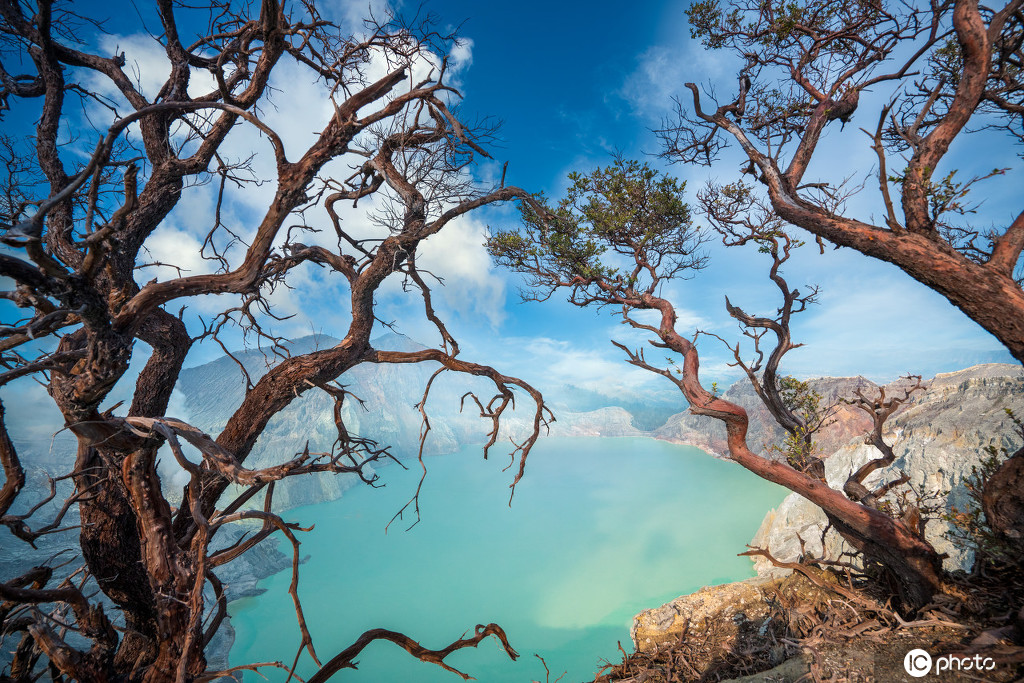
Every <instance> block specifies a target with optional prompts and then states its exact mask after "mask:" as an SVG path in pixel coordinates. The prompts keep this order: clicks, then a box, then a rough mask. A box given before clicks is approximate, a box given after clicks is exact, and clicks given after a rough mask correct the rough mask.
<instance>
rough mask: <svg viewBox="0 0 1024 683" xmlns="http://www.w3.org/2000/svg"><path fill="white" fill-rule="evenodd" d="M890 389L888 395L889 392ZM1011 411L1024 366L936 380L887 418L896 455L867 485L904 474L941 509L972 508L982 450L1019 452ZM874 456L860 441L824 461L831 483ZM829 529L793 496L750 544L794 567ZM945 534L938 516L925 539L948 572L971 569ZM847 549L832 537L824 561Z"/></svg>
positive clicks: (1023, 397) (1022, 394)
mask: <svg viewBox="0 0 1024 683" xmlns="http://www.w3.org/2000/svg"><path fill="white" fill-rule="evenodd" d="M889 389H890V392H888V393H889V394H890V395H891V393H892V392H891V389H892V387H889ZM1007 408H1009V409H1011V410H1013V411H1014V412H1015V413H1016V414H1018V415H1020V414H1024V369H1022V368H1021V367H1020V366H1014V365H998V364H989V365H979V366H976V367H973V368H968V369H967V370H961V371H959V372H952V373H947V374H941V375H938V376H936V377H935V378H934V379H933V380H931V381H930V382H928V383H927V390H926V391H924V392H918V393H916V394H915V395H914V396H913V398H912V399H911V400H910V401H909V402H908V404H907V405H906V407H904V408H902V409H901V410H900V411H899V412H898V413H897V414H896V415H895V416H894V417H893V418H890V420H889V422H888V423H887V425H886V427H887V430H886V434H885V438H886V441H887V442H888V443H889V444H891V445H892V446H893V449H894V451H895V452H896V455H897V459H896V462H895V463H894V464H893V466H892V467H890V468H887V469H884V470H879V471H878V472H875V473H874V474H873V475H872V476H870V477H869V478H868V479H867V481H866V482H865V484H866V485H867V486H868V488H874V487H877V486H879V485H880V484H881V483H884V482H887V481H891V480H893V479H895V478H897V477H898V476H899V473H900V472H901V471H903V472H906V473H907V474H908V475H910V485H911V486H913V488H914V489H915V490H916V491H918V492H919V493H920V494H921V495H923V496H924V497H925V499H926V500H927V499H929V498H931V499H932V501H933V502H935V503H938V504H939V507H940V509H941V510H943V511H944V510H948V509H949V508H950V507H951V506H956V507H959V508H961V509H963V508H964V507H966V505H967V504H968V502H969V499H968V497H967V493H966V489H965V488H964V480H965V479H966V478H967V477H969V476H970V475H971V467H972V466H976V465H977V464H978V463H979V462H980V460H981V459H982V458H983V457H984V456H985V451H984V449H985V447H986V446H994V447H996V448H998V449H1001V448H1006V449H1008V450H1009V451H1010V452H1012V451H1014V450H1016V448H1017V447H1019V446H1020V438H1019V435H1017V434H1015V433H1014V431H1013V429H1012V428H1011V427H1012V425H1011V424H1010V420H1009V419H1008V417H1007V415H1006V412H1005V411H1006V409H1007ZM877 457H878V452H877V451H876V450H875V449H874V448H873V447H871V446H868V445H865V444H864V443H863V441H862V440H860V439H856V438H855V439H853V440H850V441H848V442H847V443H846V444H845V445H843V446H842V447H841V448H839V449H838V450H836V451H835V452H834V453H833V454H832V455H831V456H829V457H828V458H827V459H826V460H825V473H826V478H827V479H828V482H829V484H830V485H831V486H832V487H833V488H836V489H840V490H841V489H842V485H843V483H844V482H845V481H846V478H847V477H848V476H849V475H850V473H851V472H853V471H855V470H856V469H857V468H859V467H860V466H861V465H862V464H864V463H865V462H867V461H868V460H871V459H874V458H877ZM892 498H893V496H892V495H891V496H890V499H892ZM939 514H940V513H939ZM825 525H826V520H825V516H824V514H823V513H822V512H821V511H820V510H819V509H818V508H817V507H816V506H814V505H812V504H811V503H809V502H808V501H806V500H805V499H803V498H801V497H800V496H798V495H796V494H791V495H789V496H788V497H787V498H786V499H785V500H784V501H783V502H782V504H781V505H780V506H779V507H778V508H777V509H775V510H773V511H771V512H769V513H768V515H767V516H766V517H765V519H764V522H762V524H761V528H760V530H759V531H758V532H757V535H756V536H755V537H754V540H753V541H752V542H751V544H752V545H755V546H759V547H762V548H768V549H769V550H770V551H771V553H772V554H773V555H774V556H775V557H776V558H778V559H780V560H783V561H793V560H795V559H797V557H798V556H799V555H800V539H801V538H802V539H803V541H804V542H805V544H806V546H805V549H806V552H809V553H812V554H814V555H820V554H821V553H822V543H821V535H822V530H823V529H824V528H825ZM947 530H948V525H947V524H946V523H945V522H943V521H942V520H940V519H934V518H933V519H931V520H930V521H928V523H927V526H926V527H925V532H926V537H927V538H928V540H929V541H930V542H931V543H932V544H933V545H934V546H935V547H936V549H937V550H938V551H939V552H942V553H947V554H948V555H949V557H948V559H947V560H946V561H945V567H946V569H948V570H955V569H968V568H969V567H970V565H971V563H972V562H973V557H972V556H971V554H970V553H969V552H966V551H964V550H963V549H958V548H956V547H954V546H953V545H952V544H951V543H950V542H949V541H948V540H947V539H946V538H945V534H946V533H947ZM798 535H799V537H798ZM845 550H846V546H845V544H844V543H843V541H842V539H841V538H840V537H839V535H838V534H836V533H834V532H832V531H829V533H828V534H827V535H826V537H825V545H824V552H825V554H826V556H828V557H831V558H837V557H838V556H839V555H840V554H841V553H842V552H844V551H845ZM755 568H756V569H757V571H758V573H759V574H764V575H772V574H776V573H780V570H777V569H775V568H774V567H772V566H771V565H770V563H768V561H767V560H765V559H764V558H758V559H757V561H755Z"/></svg>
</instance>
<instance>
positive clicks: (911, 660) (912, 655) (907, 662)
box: [903, 650, 932, 678]
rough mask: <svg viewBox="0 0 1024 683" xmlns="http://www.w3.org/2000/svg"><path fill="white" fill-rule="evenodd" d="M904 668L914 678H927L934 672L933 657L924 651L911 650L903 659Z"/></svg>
mask: <svg viewBox="0 0 1024 683" xmlns="http://www.w3.org/2000/svg"><path fill="white" fill-rule="evenodd" d="M903 668H904V669H906V670H907V673H908V674H910V675H911V676H913V677H914V678H921V676H926V675H928V672H929V671H931V670H932V656H931V655H930V654H928V653H927V652H925V651H924V650H911V651H910V652H908V653H907V656H906V657H904V658H903Z"/></svg>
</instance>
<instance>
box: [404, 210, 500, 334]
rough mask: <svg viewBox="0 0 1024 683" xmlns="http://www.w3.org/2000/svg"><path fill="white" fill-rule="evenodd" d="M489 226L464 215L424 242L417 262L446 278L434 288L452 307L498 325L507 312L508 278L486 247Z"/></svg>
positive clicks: (464, 313)
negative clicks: (505, 277)
mask: <svg viewBox="0 0 1024 683" xmlns="http://www.w3.org/2000/svg"><path fill="white" fill-rule="evenodd" d="M486 230H487V228H486V226H485V225H484V224H483V223H481V222H480V221H479V220H477V219H476V218H475V217H473V216H462V217H460V218H458V219H456V220H454V221H452V222H451V223H448V224H447V225H446V226H445V227H444V228H443V229H442V230H441V231H440V232H439V233H437V234H436V235H434V236H432V237H431V238H430V239H428V240H427V241H426V242H424V243H423V244H422V245H421V246H420V249H419V252H420V253H419V257H418V261H417V263H418V265H419V266H420V267H421V268H424V269H426V270H429V271H431V272H433V273H435V274H437V275H438V276H440V277H442V278H443V279H444V281H445V283H444V284H445V286H444V287H443V288H440V287H439V288H434V289H433V291H434V293H435V295H437V294H439V295H440V296H441V298H442V299H443V300H444V302H445V303H446V304H447V306H448V307H449V308H451V309H454V310H456V311H458V312H459V313H461V314H463V315H482V316H484V317H485V318H486V319H487V320H488V321H489V322H490V324H491V325H492V326H494V327H496V326H498V325H499V324H500V323H501V321H502V319H503V318H504V316H505V280H504V277H503V276H502V275H500V274H499V273H498V272H497V271H495V269H494V266H493V264H492V262H491V257H490V256H489V255H488V254H487V250H486V249H485V248H484V238H485V234H486Z"/></svg>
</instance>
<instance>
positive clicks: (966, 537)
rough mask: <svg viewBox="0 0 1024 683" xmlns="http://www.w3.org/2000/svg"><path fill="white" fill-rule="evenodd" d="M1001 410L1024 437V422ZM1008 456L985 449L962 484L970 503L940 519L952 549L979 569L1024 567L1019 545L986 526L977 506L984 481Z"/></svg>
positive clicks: (955, 508)
mask: <svg viewBox="0 0 1024 683" xmlns="http://www.w3.org/2000/svg"><path fill="white" fill-rule="evenodd" d="M1005 410H1006V414H1007V416H1008V417H1009V418H1010V421H1011V422H1012V423H1013V425H1014V427H1015V428H1016V431H1017V432H1018V433H1019V434H1021V435H1022V436H1024V421H1022V420H1021V419H1020V418H1019V417H1017V416H1016V415H1015V414H1014V412H1013V411H1012V410H1010V409H1009V408H1005ZM1009 455H1010V453H1009V451H1008V450H1007V449H1006V447H1005V446H1004V447H1000V448H997V447H996V446H991V445H990V446H986V447H985V455H984V457H983V458H982V460H981V462H980V463H979V465H977V466H971V475H970V476H969V477H967V479H965V480H964V487H965V488H966V489H967V496H968V498H969V499H970V500H969V503H968V505H967V507H966V508H964V509H962V510H961V509H960V508H958V507H956V506H952V507H951V508H950V511H949V513H947V514H946V515H943V519H944V520H945V521H947V522H949V524H950V529H949V531H948V532H947V533H946V537H947V538H948V539H949V540H950V542H952V543H953V544H954V545H956V546H958V547H960V548H968V549H970V550H972V551H974V554H975V558H976V560H975V561H976V563H978V564H981V565H1015V564H1024V557H1022V556H1021V550H1020V545H1019V544H1016V543H1012V542H1010V541H1007V539H1005V538H1003V537H1002V535H1000V534H998V533H996V531H995V530H993V529H992V527H991V526H989V524H988V520H986V519H985V512H984V510H983V509H982V505H981V499H982V495H983V494H984V492H985V486H986V485H987V483H988V480H989V479H990V478H991V477H992V475H993V474H995V473H996V470H998V469H999V467H1000V466H1001V465H1002V464H1003V462H1004V461H1005V460H1006V458H1007V457H1009Z"/></svg>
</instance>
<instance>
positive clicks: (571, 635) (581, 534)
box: [231, 438, 784, 683]
mask: <svg viewBox="0 0 1024 683" xmlns="http://www.w3.org/2000/svg"><path fill="white" fill-rule="evenodd" d="M506 464H508V459H507V457H505V456H504V455H503V454H500V452H498V454H495V455H492V456H491V459H490V460H486V461H485V460H483V459H482V457H481V450H480V448H479V447H467V448H466V449H464V450H463V451H461V452H459V453H454V454H451V455H446V456H442V457H435V458H429V459H428V460H427V466H428V469H429V474H428V476H427V480H426V483H425V484H424V488H423V492H422V494H421V496H420V508H421V511H422V520H421V521H420V523H419V524H417V525H416V526H414V527H413V528H412V529H411V530H409V531H405V527H406V526H408V524H407V523H406V524H402V523H401V522H399V523H396V524H393V525H392V526H391V529H390V531H389V532H388V533H387V534H385V533H384V526H385V525H386V524H387V522H388V520H389V519H390V518H391V517H392V515H394V513H395V512H396V511H397V510H398V509H399V508H401V507H402V505H403V504H404V503H405V502H406V500H408V498H409V497H410V496H411V495H412V492H413V491H414V490H415V487H416V482H417V479H418V475H419V470H418V467H417V466H416V465H415V464H414V465H413V469H411V470H410V471H408V472H406V471H403V470H401V469H400V468H398V467H394V466H393V467H387V468H383V469H382V470H381V475H382V480H383V481H384V482H386V486H385V487H384V488H383V489H370V488H368V487H359V488H357V489H354V490H351V491H348V492H346V493H345V496H344V498H342V499H341V500H339V501H333V502H329V503H322V504H320V505H314V506H309V507H305V508H298V509H295V510H291V511H289V512H287V513H285V518H286V519H288V520H290V521H298V522H301V523H303V524H304V525H307V526H308V525H309V524H312V523H314V522H315V524H316V528H315V529H314V530H313V531H311V532H309V533H306V534H301V535H300V540H301V541H302V547H301V552H302V554H303V555H304V556H305V555H307V554H308V555H309V556H310V559H309V561H308V562H306V563H305V564H303V565H302V567H301V570H300V586H299V593H300V596H301V598H302V601H303V606H304V609H305V613H306V619H307V621H308V623H309V628H310V632H311V633H312V635H313V638H314V643H315V645H316V650H317V654H318V655H319V656H320V659H321V661H327V660H328V659H330V657H331V656H333V655H334V654H335V653H337V652H338V651H340V650H341V649H343V648H345V647H347V646H348V645H350V644H351V643H352V641H353V640H355V639H356V638H357V637H358V636H359V635H360V634H361V633H362V632H364V631H365V630H367V629H371V628H376V627H381V628H388V629H393V630H396V631H402V632H404V633H406V634H407V635H409V636H410V637H412V638H413V639H415V640H417V641H419V642H420V643H421V644H422V645H424V646H425V647H429V648H432V649H438V648H442V647H444V646H445V645H447V644H448V643H450V642H451V641H453V640H455V639H457V638H458V637H460V636H461V635H462V634H463V633H464V632H465V631H467V630H470V631H471V630H472V627H473V626H474V625H475V624H477V623H482V624H486V623H488V622H496V623H498V624H500V625H501V626H502V627H503V628H504V629H505V631H506V632H507V633H508V636H509V639H510V641H511V643H512V646H513V647H514V648H516V649H517V650H518V651H519V653H520V655H521V656H520V658H519V660H518V661H516V662H512V661H510V660H509V659H508V657H507V656H506V655H505V654H504V652H503V651H502V649H501V646H500V645H499V644H498V643H497V641H493V640H487V641H484V642H483V643H481V645H480V647H479V648H478V649H476V650H472V649H467V650H462V651H460V652H456V653H454V654H452V655H451V656H450V657H449V658H448V659H447V660H446V661H447V662H448V663H449V664H451V665H452V666H455V667H456V668H458V669H460V670H462V671H464V672H466V673H468V674H470V675H472V676H474V677H475V678H477V679H478V680H480V681H485V682H496V683H504V682H509V683H511V682H513V681H514V682H516V683H527V682H528V681H531V680H538V681H544V678H545V675H544V669H543V666H542V665H541V662H540V660H539V659H538V658H537V657H535V656H534V654H535V653H536V654H538V655H540V656H542V657H543V658H544V660H545V661H546V662H547V665H548V667H549V668H550V670H551V672H552V675H551V681H554V680H555V678H557V677H558V676H559V675H561V674H562V673H563V672H568V675H567V676H566V677H565V678H563V679H562V680H563V681H564V682H569V681H577V682H578V681H586V680H593V677H594V671H595V670H596V668H597V667H598V665H599V661H600V660H601V659H607V660H613V661H619V658H620V656H621V654H620V653H619V652H618V647H617V644H618V642H620V641H621V642H622V646H623V647H624V648H625V649H626V650H629V649H630V642H629V626H630V624H631V621H632V617H633V615H634V614H635V613H636V612H638V611H640V610H641V609H645V608H648V607H655V606H657V605H660V604H662V603H664V602H666V601H668V600H670V599H672V598H674V597H675V596H677V595H681V594H684V593H688V592H692V591H694V590H696V589H697V588H699V587H700V586H703V585H708V584H716V583H723V582H728V581H734V580H737V579H742V578H745V577H748V576H752V575H753V572H752V570H751V562H750V560H749V559H747V558H745V557H737V556H736V554H737V553H739V552H742V551H743V550H745V547H744V544H745V543H747V542H748V541H749V540H750V538H751V537H752V536H753V534H754V532H755V531H756V530H757V527H758V525H759V524H760V522H761V519H762V517H763V516H764V514H765V512H766V511H767V510H768V509H769V508H771V507H773V506H775V505H778V503H779V502H780V501H781V500H782V498H783V495H784V491H783V489H781V488H780V487H777V486H775V485H773V484H770V483H768V482H765V481H763V480H761V479H759V478H757V477H756V476H754V475H753V474H750V473H749V472H747V471H745V470H743V469H742V468H740V467H739V466H738V465H735V464H733V463H730V462H725V461H721V460H717V459H715V458H712V457H711V456H709V455H707V454H705V453H703V452H702V451H700V450H698V449H696V448H690V447H686V446H675V445H672V444H668V443H664V442H660V441H654V440H650V439H640V438H617V439H611V438H575V439H570V438H561V439H554V438H551V439H545V440H542V441H541V442H540V444H538V446H537V447H536V449H535V450H534V452H533V453H532V454H531V456H530V461H529V464H528V466H527V473H526V476H525V477H524V479H523V480H522V481H521V482H520V484H519V486H518V487H517V489H516V494H515V498H514V499H513V501H512V506H511V507H509V506H508V504H507V503H508V484H509V483H510V482H511V480H512V473H511V470H510V471H509V472H502V471H501V470H502V467H504V466H505V465H506ZM406 520H407V522H411V521H413V519H412V518H409V517H408V516H406ZM281 547H282V549H286V547H287V543H284V544H282V546H281ZM290 580H291V576H290V572H282V573H280V574H277V575H275V576H273V577H271V578H270V579H267V580H266V581H264V582H262V583H261V586H262V587H264V588H266V589H267V592H266V593H265V594H263V595H261V596H259V597H258V598H252V599H247V600H240V601H238V602H236V603H232V606H231V615H232V625H233V626H234V628H235V629H236V641H235V645H234V647H233V648H232V650H231V663H232V664H240V663H248V662H254V661H269V660H282V661H285V662H287V663H289V664H290V663H291V661H292V659H293V658H294V656H295V651H296V649H297V647H298V644H299V634H298V629H297V627H296V626H295V614H294V610H293V607H292V603H291V599H290V598H289V596H288V593H287V589H288V584H289V582H290ZM302 661H304V662H305V665H304V666H300V673H302V672H304V673H307V674H308V673H309V672H310V671H312V670H315V667H314V665H313V664H312V661H311V660H310V659H309V657H308V655H305V654H304V655H303V658H302ZM358 662H359V669H358V670H356V671H352V670H346V671H342V672H340V673H339V674H337V675H336V676H335V678H334V679H333V680H338V681H366V682H369V681H374V682H378V683H380V682H383V683H391V682H394V683H400V682H401V683H405V682H411V681H416V682H421V681H422V682H424V683H431V682H434V681H438V682H446V683H454V682H455V681H459V680H461V679H460V678H459V677H458V676H456V675H454V674H451V673H448V672H446V671H444V670H442V669H440V668H439V667H437V666H432V665H428V664H423V663H420V662H418V661H417V660H414V659H412V658H411V657H410V656H409V655H408V654H407V653H406V652H405V651H404V650H401V649H400V648H398V647H397V646H395V645H393V644H391V643H389V642H377V643H374V644H372V645H370V646H369V647H368V648H367V649H366V650H364V651H363V653H362V655H361V656H360V657H359V659H358ZM264 671H265V673H266V674H267V676H268V677H269V678H270V680H283V679H284V676H280V678H278V677H277V675H276V673H274V672H273V671H272V670H269V669H265V670H264ZM247 680H261V679H259V678H258V677H255V676H252V677H249V678H247Z"/></svg>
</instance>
